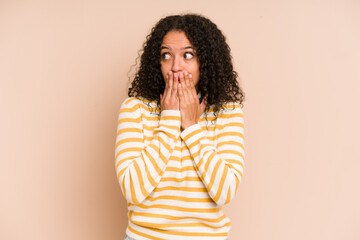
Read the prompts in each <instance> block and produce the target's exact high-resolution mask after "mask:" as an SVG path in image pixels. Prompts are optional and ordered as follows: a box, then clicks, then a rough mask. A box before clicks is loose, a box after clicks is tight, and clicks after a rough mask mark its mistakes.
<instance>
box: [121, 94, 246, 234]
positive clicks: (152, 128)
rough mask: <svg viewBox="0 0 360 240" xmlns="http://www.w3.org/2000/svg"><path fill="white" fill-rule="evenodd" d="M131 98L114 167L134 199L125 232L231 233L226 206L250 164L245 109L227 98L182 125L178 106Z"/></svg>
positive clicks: (123, 187) (126, 194)
mask: <svg viewBox="0 0 360 240" xmlns="http://www.w3.org/2000/svg"><path fill="white" fill-rule="evenodd" d="M159 111H160V110H159V109H158V108H157V106H156V102H150V101H147V100H144V99H139V98H134V97H131V98H127V99H126V100H125V101H124V102H123V104H122V105H121V108H120V112H119V118H118V127H117V136H116V143H115V144H116V146H115V168H116V173H117V177H118V181H119V184H120V187H121V191H122V193H123V195H124V197H125V198H126V200H127V202H128V210H129V211H128V218H129V223H128V226H127V229H126V234H127V235H128V236H129V237H132V238H135V239H136V240H142V239H171V240H180V239H181V240H197V239H199V240H200V239H201V240H205V239H206V240H208V239H214V240H215V239H216V240H217V239H222V240H224V239H226V238H227V236H228V233H229V230H230V226H231V221H230V219H229V218H228V217H227V216H225V215H224V213H223V210H222V206H223V205H224V204H227V203H228V202H230V200H231V199H232V198H233V197H234V195H235V193H236V190H237V189H238V186H239V183H240V182H241V179H242V176H243V171H244V153H245V152H244V117H243V111H242V109H241V107H240V105H239V104H237V103H229V104H227V105H225V110H223V111H221V112H220V113H219V115H218V118H217V119H216V121H212V120H215V118H214V113H213V111H211V109H210V111H209V112H208V113H207V120H206V119H205V114H203V115H202V116H201V117H200V119H199V121H198V123H197V124H194V125H192V126H190V127H188V128H186V129H185V130H182V129H181V128H180V126H181V117H180V111H179V110H163V111H161V114H159Z"/></svg>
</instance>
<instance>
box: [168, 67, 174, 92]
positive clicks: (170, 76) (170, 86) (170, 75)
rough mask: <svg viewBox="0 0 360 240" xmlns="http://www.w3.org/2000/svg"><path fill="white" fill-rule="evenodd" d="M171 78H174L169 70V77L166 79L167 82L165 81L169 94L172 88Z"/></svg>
mask: <svg viewBox="0 0 360 240" xmlns="http://www.w3.org/2000/svg"><path fill="white" fill-rule="evenodd" d="M175 74H176V73H175ZM173 79H174V74H172V72H171V71H170V72H169V79H168V82H167V83H168V84H167V87H168V91H169V93H168V94H171V89H172V86H173Z"/></svg>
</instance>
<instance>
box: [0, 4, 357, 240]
mask: <svg viewBox="0 0 360 240" xmlns="http://www.w3.org/2000/svg"><path fill="white" fill-rule="evenodd" d="M184 12H196V13H202V14H204V15H206V16H208V17H209V18H211V19H212V20H213V21H214V22H215V23H216V24H217V25H218V26H219V28H220V29H222V30H223V32H224V34H225V35H226V37H227V39H228V43H229V45H230V47H231V48H232V54H233V57H234V64H235V68H236V70H237V71H238V73H239V76H240V83H241V86H242V87H243V88H244V90H245V92H246V101H245V102H244V104H245V107H244V113H245V131H246V132H245V138H246V139H245V141H246V142H245V143H246V159H245V166H246V169H245V175H244V179H243V182H242V183H241V184H240V188H239V191H238V193H237V195H236V197H235V198H234V200H233V201H232V202H231V203H230V204H229V205H227V206H226V207H225V211H226V213H227V214H228V216H230V218H231V219H232V224H233V225H232V226H233V227H232V229H231V232H230V239H231V240H241V239H244V240H263V239H267V240H270V239H274V240H275V239H276V240H285V239H293V240H300V239H301V240H302V239H307V240H315V239H327V240H335V239H336V240H338V239H341V240H342V239H346V240H357V239H360V204H359V203H360V186H359V185H360V176H359V169H360V161H359V160H360V157H359V151H358V150H359V146H358V145H359V133H360V131H359V122H360V114H359V107H358V105H359V103H360V101H359V97H358V96H356V95H357V94H358V93H359V89H360V84H359V82H360V44H359V43H360V27H359V26H360V2H359V1H358V0H353V1H351V0H332V1H328V0H326V1H325V0H324V1H316V0H315V1H314V0H312V1H310V0H299V1H280V0H274V1H268V0H251V1H250V0H247V1H209V0H207V1H188V0H185V1H169V0H167V1H164V0H157V1H145V0H144V1H136V0H134V1H119V0H118V1H115V0H112V1H111V0H109V1H100V0H90V1H80V0H67V1H45V0H33V1H30V0H29V1H16V0H15V1H10V0H8V1H5V0H2V1H0V81H1V85H0V89H1V93H0V104H1V118H0V126H1V129H0V131H1V133H0V136H1V137H0V140H1V142H0V146H1V149H0V154H1V155H0V160H1V166H0V191H1V193H0V239H4V240H20V239H27V240H48V239H51V240H60V239H74V240H75V239H76V240H77V239H84V240H99V239H102V240H103V239H104V240H115V239H116V240H122V239H123V237H124V230H125V228H126V224H127V215H126V212H127V209H126V202H125V200H124V199H123V197H122V195H121V191H120V186H119V184H118V182H117V179H116V173H115V165H114V151H115V149H114V145H115V135H116V125H117V114H118V109H119V107H120V104H121V103H122V101H123V100H124V99H125V97H126V94H127V86H128V78H127V75H128V72H129V70H130V66H131V65H132V64H134V63H135V58H136V57H137V52H138V50H139V49H140V48H141V46H142V43H143V41H144V40H145V36H146V35H147V34H148V33H149V31H150V28H151V27H152V26H153V25H154V24H155V22H156V21H157V20H158V19H159V18H160V17H164V16H166V15H168V14H175V13H184Z"/></svg>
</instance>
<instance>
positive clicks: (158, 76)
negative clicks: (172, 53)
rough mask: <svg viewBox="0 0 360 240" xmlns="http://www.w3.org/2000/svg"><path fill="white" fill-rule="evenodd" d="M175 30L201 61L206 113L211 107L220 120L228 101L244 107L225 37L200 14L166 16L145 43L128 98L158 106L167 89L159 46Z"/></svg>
mask: <svg viewBox="0 0 360 240" xmlns="http://www.w3.org/2000/svg"><path fill="white" fill-rule="evenodd" d="M172 30H176V31H182V32H184V33H185V35H186V36H187V38H188V39H189V41H190V43H191V44H192V45H193V47H194V50H195V55H196V57H197V59H198V61H199V72H200V79H199V82H198V85H197V88H198V91H199V92H200V94H201V99H200V101H201V100H202V98H203V97H205V96H207V105H206V108H205V111H207V110H209V108H210V106H211V107H212V108H213V110H214V114H215V117H217V115H218V113H219V111H220V110H221V109H222V108H223V105H224V104H225V103H226V102H238V103H239V104H240V105H241V106H242V105H243V104H242V102H243V101H244V92H243V91H242V89H241V88H240V87H239V84H238V81H237V78H238V74H237V73H236V72H235V71H234V69H233V64H232V57H231V55H230V47H229V46H228V44H227V43H226V40H225V36H224V35H223V34H222V32H221V31H220V30H219V29H218V28H217V26H216V25H215V24H214V23H213V22H211V21H210V20H209V19H208V18H206V17H203V16H201V15H197V14H186V15H173V16H167V17H165V18H162V19H160V21H159V22H158V23H157V24H156V25H155V27H153V28H152V30H151V33H150V34H149V35H148V36H147V37H146V41H145V43H144V44H143V50H142V55H141V58H140V66H139V68H138V70H137V73H136V74H135V77H134V80H133V81H132V83H131V86H130V88H129V91H128V95H129V97H141V98H145V99H147V100H151V101H157V103H158V106H159V102H160V94H162V93H163V92H164V89H165V81H164V78H163V75H162V73H161V63H160V60H161V56H160V47H161V44H162V41H163V38H164V36H165V35H166V34H167V33H168V32H169V31H172ZM139 55H140V53H139Z"/></svg>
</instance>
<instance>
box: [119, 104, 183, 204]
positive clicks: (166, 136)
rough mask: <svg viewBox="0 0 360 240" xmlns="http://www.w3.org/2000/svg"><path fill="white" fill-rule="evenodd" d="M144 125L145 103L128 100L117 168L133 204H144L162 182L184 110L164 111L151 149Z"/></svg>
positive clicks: (121, 114) (124, 106)
mask: <svg viewBox="0 0 360 240" xmlns="http://www.w3.org/2000/svg"><path fill="white" fill-rule="evenodd" d="M142 125H143V123H142V114H141V103H140V102H139V100H138V99H135V98H128V99H126V100H125V102H124V103H123V104H122V106H121V108H120V112H119V118H118V127H117V136H116V146H115V165H116V173H117V177H118V181H119V184H120V186H121V190H122V193H123V195H124V196H125V198H126V200H127V201H128V202H129V203H133V204H140V203H141V202H142V201H143V200H144V199H145V198H146V197H147V196H148V195H149V194H150V193H151V192H152V191H153V190H154V188H155V187H156V186H157V184H158V183H159V182H160V179H161V177H162V175H163V173H164V171H165V168H166V165H167V163H168V160H169V158H170V156H171V154H172V152H173V150H174V148H175V143H176V141H177V139H178V137H179V134H180V111H178V110H164V111H162V112H161V115H160V121H159V126H158V127H157V128H156V129H155V131H154V136H153V139H152V140H151V142H150V143H149V144H148V145H147V146H145V144H144V134H143V126H142Z"/></svg>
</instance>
